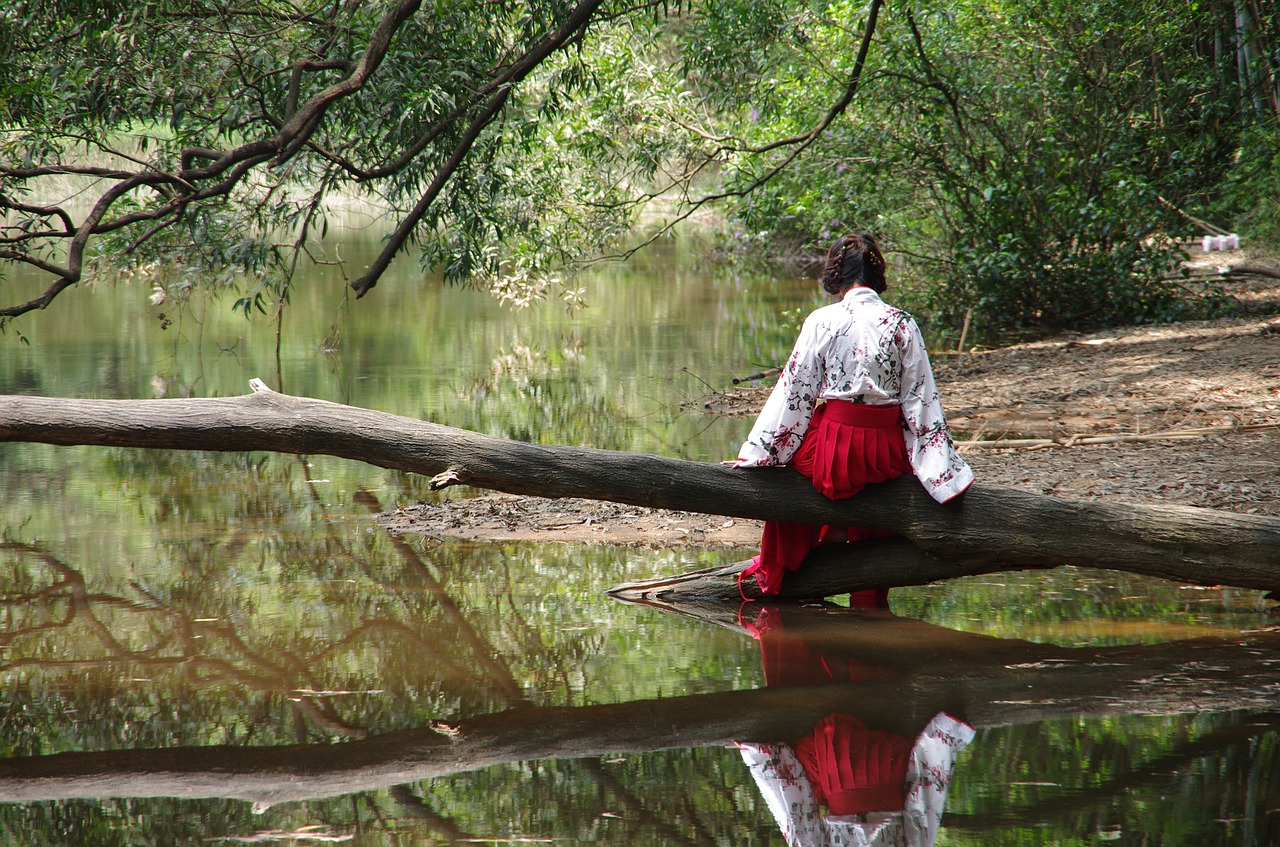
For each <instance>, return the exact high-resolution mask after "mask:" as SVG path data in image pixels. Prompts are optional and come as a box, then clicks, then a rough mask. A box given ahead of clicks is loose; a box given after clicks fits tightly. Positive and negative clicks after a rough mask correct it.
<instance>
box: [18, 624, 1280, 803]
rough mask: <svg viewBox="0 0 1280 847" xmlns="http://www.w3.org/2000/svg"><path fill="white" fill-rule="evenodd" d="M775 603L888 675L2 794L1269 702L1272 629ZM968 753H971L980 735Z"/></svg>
mask: <svg viewBox="0 0 1280 847" xmlns="http://www.w3.org/2000/svg"><path fill="white" fill-rule="evenodd" d="M686 611H687V610H686ZM786 611H787V614H786V615H785V632H786V633H787V634H788V636H793V637H797V638H801V639H803V642H804V643H805V644H806V645H807V646H808V647H809V648H810V649H811V650H813V651H814V652H815V653H818V654H822V655H828V656H840V657H846V658H861V659H864V660H866V659H869V660H871V661H873V662H874V663H875V664H876V665H877V666H878V667H883V668H884V669H886V670H887V671H888V672H890V673H891V674H893V675H892V677H891V678H889V679H885V680H879V681H872V682H864V683H847V684H840V685H821V686H795V687H777V688H764V689H757V690H749V691H730V692H718V693H711V694H696V695H690V696H684V697H671V698H665V699H659V700H637V701H634V702H629V703H614V704H607V705H592V706H577V707H521V708H516V709H509V710H506V711H502V712H496V713H493V714H487V715H479V716H476V717H470V718H465V719H461V720H458V721H456V722H453V723H447V724H446V723H444V722H434V723H432V724H431V725H429V726H425V727H420V728H414V729H405V730H401V731H397V732H390V733H387V734H384V735H379V736H375V737H373V738H369V739H366V740H361V741H350V742H344V743H336V744H335V743H328V742H326V743H323V744H292V745H280V746H256V747H254V746H244V745H222V746H209V747H179V748H172V749H145V750H114V751H104V752H89V753H61V754H56V755H47V756H29V757H12V758H6V759H3V760H0V802H4V803H30V802H37V801H46V800H66V799H73V798H95V799H106V798H123V797H178V798H186V799H192V798H202V797H222V798H233V799H240V800H246V801H250V802H253V803H255V804H256V805H257V806H258V807H259V808H265V807H267V806H270V805H273V804H276V803H282V802H288V801H298V800H308V799H319V798H324V797H334V796H338V795H342V794H350V793H354V792H360V791H370V790H376V789H382V788H386V787H389V786H393V785H400V784H404V783H409V782H417V781H419V780H423V779H431V778H435V777H441V776H447V775H450V774H456V773H461V772H464V771H470V770H476V769H479V768H484V767H490V766H493V765H500V764H509V763H513V762H520V761H528V760H534V759H546V758H553V757H554V758H582V757H597V756H604V755H616V754H620V753H637V752H648V751H657V750H669V749H687V748H693V747H708V746H721V745H726V744H732V743H734V742H742V741H756V742H777V741H790V740H793V739H795V738H799V737H801V736H803V735H804V734H805V733H807V732H809V731H810V730H811V729H812V728H813V726H814V725H815V724H816V723H817V722H818V721H819V720H821V719H822V718H824V717H826V716H827V715H829V714H831V713H833V712H842V713H846V714H852V715H855V716H857V717H858V718H859V719H860V720H862V721H863V722H865V723H867V724H868V725H870V726H875V727H879V728H883V729H889V730H892V731H896V732H901V733H903V734H906V735H908V736H910V735H913V734H915V733H918V732H919V731H920V730H921V729H922V728H923V727H924V725H925V724H926V723H927V722H928V720H929V719H930V718H931V717H932V716H933V715H935V714H937V713H938V712H939V711H948V712H950V713H951V714H954V715H955V716H957V717H960V718H962V719H963V720H966V721H967V722H969V723H970V724H972V725H973V726H974V727H975V728H978V729H984V728H991V727H999V726H1009V725H1015V724H1023V723H1033V722H1038V721H1046V720H1054V719H1059V720H1061V719H1075V718H1078V717H1080V716H1092V717H1106V716H1119V715H1134V714H1156V715H1167V714H1179V713H1193V714H1200V713H1205V712H1224V711H1232V710H1236V709H1249V708H1255V707H1257V705H1258V704H1259V703H1260V702H1261V703H1264V704H1265V703H1272V702H1274V701H1273V700H1271V699H1270V698H1271V697H1272V696H1273V695H1272V694H1270V693H1269V692H1271V691H1273V690H1274V688H1275V678H1274V673H1273V672H1272V671H1271V670H1270V668H1271V667H1273V666H1274V664H1275V662H1276V661H1277V660H1280V634H1277V633H1275V632H1255V633H1251V634H1250V635H1249V636H1247V637H1245V638H1243V639H1242V638H1206V639H1198V640H1195V641H1185V642H1174V643H1169V644H1159V645H1135V646H1125V647H1096V648H1095V647H1090V648H1070V647H1057V646H1054V645H1049V644H1034V643H1031V642H1026V641H1018V640H1010V639H1000V638H993V637H990V636H983V635H977V634H973V633H963V632H956V631H953V630H949V629H945V628H943V627H938V626H933V625H930V624H927V623H923V622H921V621H915V620H911V619H906V618H896V617H893V616H885V615H877V614H875V613H869V614H864V613H850V612H849V610H847V609H838V608H837V609H827V610H820V611H818V612H817V613H816V614H810V612H812V611H813V610H805V609H799V610H797V609H795V608H792V609H788V610H786ZM796 611H799V612H801V614H799V615H796V614H792V612H796ZM696 616H698V617H701V618H702V619H704V620H709V621H711V622H713V623H718V624H720V625H732V624H731V623H730V621H731V620H736V616H737V604H732V605H731V606H724V605H721V606H720V607H719V608H716V607H712V606H704V607H702V609H701V610H700V611H699V612H698V613H696ZM1188 668H1194V670H1190V671H1189V670H1188ZM1153 680H1158V683H1155V682H1153ZM971 755H976V756H981V755H982V748H981V746H980V745H978V746H977V747H975V748H974V749H973V751H972V753H971Z"/></svg>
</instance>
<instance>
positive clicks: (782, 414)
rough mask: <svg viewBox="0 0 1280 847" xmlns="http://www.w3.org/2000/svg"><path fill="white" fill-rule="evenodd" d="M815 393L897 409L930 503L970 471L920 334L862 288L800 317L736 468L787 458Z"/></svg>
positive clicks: (959, 488)
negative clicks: (786, 356) (795, 334)
mask: <svg viewBox="0 0 1280 847" xmlns="http://www.w3.org/2000/svg"><path fill="white" fill-rule="evenodd" d="M820 399H834V400H848V401H850V402H853V403H870V404H875V405H885V404H893V403H897V404H899V405H901V407H902V423H903V436H904V438H905V440H906V445H907V456H908V457H909V458H910V460H911V467H912V470H913V471H914V472H915V475H916V478H917V479H919V480H920V482H921V484H922V485H924V487H925V490H926V491H928V492H929V494H930V495H931V496H932V497H933V499H935V500H937V501H938V502H946V501H947V500H950V499H951V498H952V497H955V496H956V495H958V494H961V493H962V492H964V490H965V489H966V488H968V487H969V485H970V483H972V482H973V471H972V469H970V467H969V464H968V463H967V462H966V461H965V460H964V459H963V458H962V457H961V456H960V454H959V453H958V452H957V451H956V449H955V444H954V443H953V442H952V440H951V432H950V430H949V429H948V428H947V420H946V416H945V415H944V414H943V411H942V400H941V398H940V397H939V395H938V387H937V384H936V383H935V382H934V378H933V368H932V367H931V366H930V364H929V355H928V353H927V352H926V350H925V346H924V339H923V338H922V337H921V335H920V329H919V327H918V326H916V322H915V319H913V318H912V317H911V315H909V314H907V313H906V312H904V311H902V310H901V309H897V308H894V307H893V306H890V305H888V304H886V303H885V302H884V301H883V300H881V299H880V296H879V295H878V294H876V292H874V291H872V290H871V289H870V288H854V289H852V290H850V291H849V292H848V293H847V294H846V295H845V297H844V299H843V300H842V301H841V302H839V303H833V304H832V305H830V306H824V307H823V308H821V309H818V310H816V311H814V312H813V313H812V314H810V315H809V317H808V318H807V319H806V320H805V322H804V327H803V328H802V329H801V330H800V337H799V338H798V339H797V340H796V344H795V347H794V349H793V350H792V351H791V356H790V358H789V359H788V360H787V364H786V366H784V367H783V369H782V374H781V375H780V376H779V377H778V383H777V385H775V386H774V389H773V393H772V394H770V395H769V399H768V401H767V402H766V403H765V406H764V409H763V410H762V411H761V412H760V416H759V417H758V418H757V419H756V422H755V426H753V427H752V429H751V434H750V435H748V436H747V440H746V442H745V443H743V445H742V449H741V450H740V451H739V453H738V464H739V466H741V467H769V466H776V465H785V464H787V463H788V462H790V461H791V457H792V456H794V455H795V452H796V450H798V449H799V447H800V442H801V441H803V440H804V435H805V433H806V432H807V431H808V429H809V423H810V421H812V419H813V411H814V408H815V407H816V405H817V402H818V400H820Z"/></svg>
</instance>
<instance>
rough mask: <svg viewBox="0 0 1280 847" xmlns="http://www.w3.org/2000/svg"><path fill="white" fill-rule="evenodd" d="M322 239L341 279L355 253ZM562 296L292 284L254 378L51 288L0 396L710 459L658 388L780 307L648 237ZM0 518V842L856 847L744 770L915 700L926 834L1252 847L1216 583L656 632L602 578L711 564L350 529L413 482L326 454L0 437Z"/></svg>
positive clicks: (1252, 727) (898, 720)
mask: <svg viewBox="0 0 1280 847" xmlns="http://www.w3.org/2000/svg"><path fill="white" fill-rule="evenodd" d="M347 238H348V241H347V243H345V244H344V246H343V251H342V252H343V255H344V256H346V257H347V258H348V260H349V261H351V262H353V263H354V264H355V265H356V270H358V265H359V262H360V259H361V257H363V256H365V255H367V254H368V251H369V250H371V249H372V248H373V247H374V246H375V245H372V244H371V243H369V242H368V241H367V240H365V239H363V238H362V237H360V236H358V235H350V236H348V237H347ZM581 284H582V285H583V286H585V287H586V293H585V296H586V299H587V302H588V303H589V304H590V305H589V308H588V309H586V310H585V311H582V312H578V313H576V314H568V313H566V312H565V311H564V310H563V309H561V308H559V307H558V306H557V305H556V304H554V303H552V304H549V305H546V306H544V307H542V308H540V309H535V310H529V311H523V312H512V311H510V310H506V309H503V308H501V307H499V306H497V305H496V304H495V303H493V302H492V301H491V300H489V299H488V298H487V297H485V296H483V295H479V294H476V293H474V292H468V291H460V290H453V289H446V288H442V287H441V286H440V285H439V284H438V283H437V282H436V281H435V280H432V279H424V278H422V276H421V275H420V274H418V273H417V272H416V271H415V270H414V269H413V268H412V267H411V266H410V265H408V264H406V265H404V266H402V267H401V268H400V269H399V270H398V271H397V272H396V273H395V274H394V275H393V277H391V278H388V279H385V280H384V281H383V282H382V283H381V284H380V286H379V287H378V288H377V289H375V291H374V292H373V293H372V294H371V295H370V296H369V297H367V298H365V299H364V300H361V301H352V302H347V303H344V302H343V299H342V295H341V291H342V280H341V276H340V274H339V273H338V272H337V271H336V270H335V269H333V268H321V269H318V270H317V271H316V272H315V273H314V275H313V277H312V278H310V279H307V280H305V281H300V282H299V284H298V286H297V288H296V290H295V291H294V293H293V301H292V304H291V306H290V308H289V310H288V312H287V314H286V319H285V322H284V331H283V335H282V339H281V345H280V354H279V357H278V358H277V354H276V342H275V337H274V333H273V329H272V326H271V324H270V322H269V321H268V320H267V319H265V318H263V317H262V316H259V317H258V318H255V319H254V320H253V321H252V322H249V323H246V322H245V321H244V319H243V318H241V317H240V316H238V315H237V316H232V315H230V314H228V303H229V302H230V301H229V299H228V300H224V301H221V302H211V303H204V304H191V305H190V306H189V307H188V308H187V309H186V310H185V311H181V312H180V311H176V310H175V309H174V308H173V304H163V305H161V306H158V307H145V306H144V307H141V308H140V307H139V303H140V302H142V301H145V299H146V297H147V296H148V295H149V293H150V291H149V289H148V288H147V287H146V286H144V285H136V286H132V287H125V288H119V289H111V290H77V291H72V292H69V293H67V294H64V295H63V298H64V300H62V301H59V303H58V304H57V306H56V307H55V308H54V309H53V310H51V312H50V313H48V314H42V315H39V316H36V317H35V318H34V319H32V320H29V321H27V322H25V323H24V324H23V326H22V329H23V332H24V334H25V335H26V336H27V338H29V339H30V342H31V343H30V345H29V346H24V345H21V344H19V343H17V342H16V341H15V340H14V338H12V337H8V338H5V339H2V340H0V343H2V344H3V345H4V346H3V349H2V350H0V394H15V393H30V394H42V395H50V396H55V395H66V396H77V397H121V398H132V397H156V396H186V395H190V396H219V395H231V394H241V393H246V392H247V390H248V389H247V383H248V380H249V379H250V378H252V377H261V378H263V379H264V380H265V381H267V382H268V383H269V384H271V385H272V386H273V387H275V388H277V389H280V390H283V391H287V392H289V393H294V394H301V395H307V396H312V397H319V398H323V399H329V400H334V401H339V402H343V403H349V404H352V405H357V406H365V407H370V408H376V409H380V410H383V411H388V412H393V413H397V414H402V415H410V416H415V417H423V418H428V419H431V420H435V421H438V422H441V423H446V424H450V425H454V426H461V427H465V428H468V429H473V430H477V431H481V432H486V433H491V434H494V435H500V436H505V437H510V438H518V439H522V440H528V441H535V442H540V443H561V444H578V445H587V446H596V447H604V448H610V449H622V450H639V451H645V452H652V453H660V454H664V455H671V456H679V457H684V458H689V459H694V460H703V461H715V460H718V459H721V458H724V457H727V456H730V455H732V454H733V453H734V451H735V450H736V447H737V444H738V442H739V441H740V439H741V438H742V435H743V432H744V430H745V428H746V426H747V424H748V423H749V422H746V421H742V420H722V419H716V418H712V417H709V416H707V415H706V414H705V413H704V412H703V411H702V409H701V403H700V402H698V401H699V399H700V398H701V397H703V396H704V394H705V392H706V391H707V390H708V386H710V388H714V389H717V390H724V389H727V388H729V387H730V385H731V383H730V380H731V378H732V377H733V376H737V375H743V374H745V373H748V372H750V371H752V370H754V369H755V368H756V367H758V366H760V365H767V364H771V363H773V362H775V361H777V360H778V359H779V357H780V356H782V355H784V354H785V351H786V349H787V348H788V347H789V344H790V341H791V338H792V334H793V332H794V326H789V325H788V322H789V321H790V320H791V319H780V318H779V315H780V314H781V313H782V312H784V311H786V310H792V311H794V310H800V309H807V308H809V307H811V306H813V305H816V303H817V302H818V300H817V297H816V295H815V294H814V293H813V292H812V291H811V288H812V286H810V285H809V284H808V283H805V282H803V281H801V280H797V279H792V278H789V277H785V276H783V277H779V276H777V275H776V274H772V273H770V272H769V271H768V270H767V269H763V268H756V269H752V270H749V271H748V270H744V269H742V268H724V267H716V266H714V265H710V264H707V263H705V262H703V261H701V259H700V256H699V250H698V247H697V245H696V244H690V243H685V244H673V245H671V246H670V248H669V249H667V250H665V251H664V252H661V253H655V254H651V255H650V256H649V257H647V258H646V259H645V261H644V262H643V263H642V264H639V265H637V266H634V267H629V268H626V269H606V270H602V271H600V272H599V273H597V274H594V275H592V276H590V277H589V278H586V279H584V280H583V281H582V283H581ZM159 313H165V315H166V320H168V321H169V326H168V328H167V329H165V328H162V324H163V321H162V320H161V319H160V318H159V317H158V314H159ZM0 490H2V491H3V492H4V494H3V506H2V507H0V522H2V533H3V535H2V541H0V597H2V598H3V606H2V614H3V629H2V630H0V673H2V674H3V676H2V679H3V685H4V688H3V696H2V697H0V722H2V727H3V733H2V735H0V738H2V739H3V745H4V755H5V758H4V759H3V760H0V833H3V838H2V840H3V841H4V842H6V843H21V844H103V845H113V844H121V845H124V844H129V845H167V844H216V843H227V844H234V843H284V844H322V843H335V842H338V843H351V844H360V845H363V844H369V845H431V844H454V843H497V844H505V843H552V844H587V843H592V844H602V845H603V844H610V845H613V844H617V845H624V844H625V845H631V844H639V845H645V844H655V845H657V844H662V845H667V844H677V845H684V844H688V845H766V844H775V845H778V844H783V843H786V841H785V837H784V830H787V831H790V832H791V836H790V837H791V838H792V839H793V840H794V841H795V842H796V843H804V844H837V843H858V842H856V841H840V840H839V838H840V837H841V834H842V833H843V834H844V837H847V838H853V834H852V832H851V828H850V827H843V828H842V826H841V825H840V824H839V822H838V821H837V822H833V821H832V820H830V819H825V818H823V817H822V816H821V815H819V816H817V817H809V818H805V817H804V816H803V815H801V816H800V819H798V820H792V819H791V818H790V812H789V810H787V809H785V808H782V807H778V808H776V809H771V807H770V805H769V802H768V797H769V796H770V792H771V790H772V789H773V788H774V787H776V786H777V785H778V783H776V782H770V781H769V780H768V779H767V778H764V777H762V778H761V779H759V780H758V779H757V776H759V774H758V773H757V774H755V775H753V771H752V770H751V769H749V768H748V764H747V761H746V760H747V759H749V758H750V757H751V754H752V753H753V751H754V752H759V751H761V750H764V751H768V752H770V753H772V754H774V755H777V756H782V755H783V754H782V753H780V752H779V751H781V750H783V747H782V746H781V745H785V749H786V750H788V751H795V750H802V749H809V747H806V743H808V742H804V741H802V739H805V738H809V739H812V738H815V737H816V736H817V735H818V734H815V732H814V729H815V727H816V726H831V725H832V724H831V722H830V720H829V719H830V717H831V716H832V715H839V716H842V717H841V720H842V721H844V723H843V724H841V725H843V726H846V727H847V726H850V725H852V726H855V727H867V728H870V730H871V731H872V734H871V735H868V734H866V733H865V732H864V733H863V734H862V735H858V734H857V733H854V735H852V736H850V735H848V734H845V735H840V734H839V733H837V734H836V736H834V737H837V738H838V739H839V741H838V742H837V743H835V744H834V747H835V748H838V747H840V746H841V744H843V745H844V748H845V751H846V752H845V754H844V756H843V758H842V757H841V754H839V753H838V752H837V753H836V754H835V755H836V759H837V760H838V761H840V762H844V763H845V766H846V769H848V768H849V767H852V768H853V769H855V770H859V771H864V770H867V769H872V770H874V768H875V767H878V766H879V764H881V763H882V761H881V758H877V756H879V755H880V754H879V753H870V752H868V750H871V749H873V748H874V749H875V750H887V749H890V748H892V749H898V750H903V749H909V748H910V747H911V746H912V744H914V743H916V740H917V736H918V735H919V734H920V732H921V731H922V730H923V729H924V728H925V726H926V724H928V722H929V721H930V719H931V718H933V717H934V716H935V715H936V714H938V713H949V714H952V715H955V716H956V717H957V718H960V719H963V720H965V721H968V722H969V723H970V724H972V725H973V727H974V728H975V730H976V734H975V736H974V738H973V740H972V742H971V743H969V744H968V746H967V747H965V748H964V749H962V750H961V751H960V752H959V753H958V755H957V758H956V762H955V766H954V770H953V771H952V772H951V773H950V774H946V773H945V772H940V773H939V776H941V777H947V776H949V779H950V784H949V791H948V792H947V793H946V796H945V815H944V816H943V818H942V822H941V828H940V831H939V833H938V835H937V843H938V844H950V845H1075V844H1079V845H1092V844H1135V845H1136V844H1143V845H1216V844H1223V845H1226V844H1231V845H1265V844H1276V843H1280V750H1278V747H1280V687H1278V686H1277V682H1276V679H1277V671H1280V635H1278V634H1277V632H1276V626H1275V625H1276V619H1275V617H1274V614H1273V613H1272V612H1271V611H1270V604H1268V603H1266V602H1265V601H1263V600H1262V598H1261V597H1260V595H1259V594H1258V593H1257V592H1247V591H1235V590H1225V589H1224V590H1201V589H1190V588H1185V587H1181V586H1177V585H1172V584H1168V583H1162V582H1158V581H1153V580H1146V579H1139V578H1136V577H1122V576H1117V575H1114V574H1106V573H1101V572H1098V573H1090V572H1083V571H1078V570H1069V571H1066V570H1064V571H1062V572H1057V573H1050V574H1009V575H1002V576H999V577H998V578H993V577H987V578H983V579H969V580H957V581H955V582H953V583H949V584H944V585H936V586H929V587H924V588H914V589H899V590H895V591H894V592H893V595H892V599H891V604H892V610H891V612H877V611H859V610H851V609H847V608H844V607H842V606H840V605H839V604H837V603H829V604H811V605H810V606H807V607H791V606H788V607H781V608H779V607H762V606H760V605H759V604H752V605H749V606H747V607H745V608H743V609H739V608H738V607H737V606H736V604H735V605H730V606H724V607H720V606H709V607H700V608H696V609H685V610H681V612H680V613H676V612H672V611H670V610H660V609H654V608H648V607H640V606H632V605H626V604H622V603H618V602H615V601H612V600H610V599H608V598H607V597H606V596H604V594H603V591H604V589H606V588H608V587H609V586H611V585H614V584H616V583H619V582H623V581H627V580H632V579H639V578H644V577H647V576H652V575H655V574H658V573H670V572H674V571H678V570H686V569H690V568H692V567H700V566H705V565H711V564H718V563H722V562H725V561H730V560H733V559H736V558H740V557H741V555H742V553H743V551H728V550H706V551H692V550H685V549H682V550H669V551H645V550H632V549H621V548H610V547H604V546H562V545H534V544H492V545H490V544H475V543H461V542H453V541H442V540H438V539H426V538H419V537H406V538H392V537H389V536H388V535H387V534H386V533H385V532H384V531H382V530H381V529H380V528H379V527H378V525H377V524H376V523H375V522H374V521H373V520H372V519H371V513H372V512H373V511H377V510H379V509H385V508H391V507H394V506H396V505H407V504H412V503H416V502H418V501H420V500H427V499H430V498H431V497H433V496H438V495H432V494H429V493H428V492H427V491H426V488H425V483H424V481H423V480H420V479H417V478H414V477H410V476H406V475H403V474H396V473H392V472H387V471H383V470H380V469H377V468H373V467H370V466H366V465H362V464H360V463H358V462H347V461H343V460H338V459H331V458H327V457H287V456H277V455H265V454H249V455H244V454H225V455H224V454H205V453H179V452H164V451H154V452H151V451H138V450H113V449H102V448H52V447H44V446H36V445H20V444H19V445H12V444H11V445H0ZM824 719H828V720H827V723H825V724H824V723H823V721H824ZM858 739H861V741H859V740H858ZM868 739H871V740H870V741H869V740H868ZM895 744H896V745H897V747H894V745H895ZM859 745H861V746H859ZM877 745H879V746H877ZM903 745H905V747H904V746H903ZM809 746H810V747H811V746H812V744H809ZM917 749H919V748H917ZM788 761H790V760H788ZM850 762H852V764H850ZM819 770H820V768H819ZM814 772H815V773H817V771H816V770H815V771H814ZM859 778H865V779H871V777H868V776H867V775H866V774H862V776H861V777H859ZM872 781H873V782H874V779H872ZM881 781H882V782H883V780H881ZM935 781H936V780H935ZM918 782H919V781H918V780H917V783H918ZM788 796H789V797H792V798H793V799H794V797H795V796H796V795H794V793H793V794H790V795H788ZM899 802H902V800H901V798H899ZM890 823H892V821H890ZM871 829H873V827H864V828H863V830H859V831H871ZM885 832H887V830H885ZM877 843H878V842H877Z"/></svg>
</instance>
